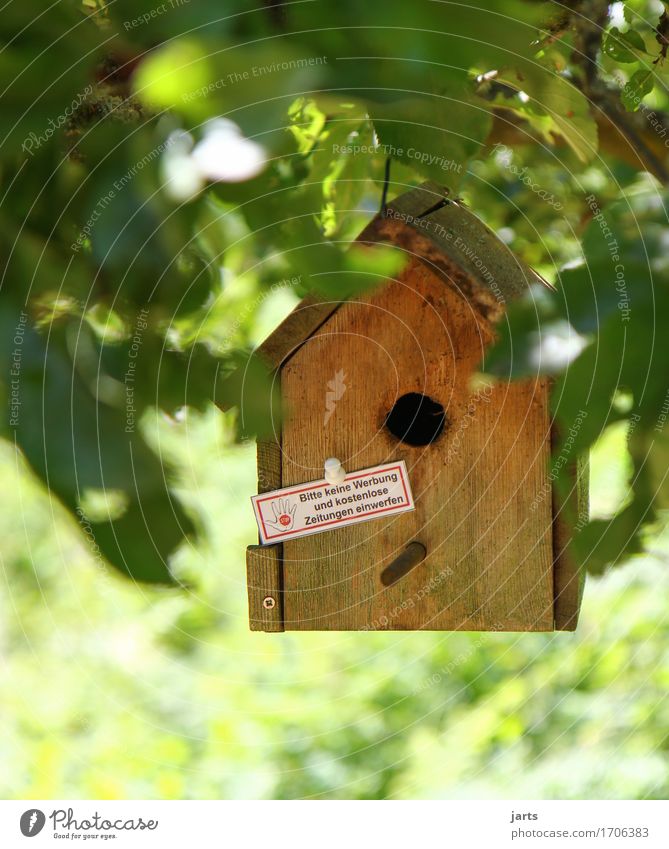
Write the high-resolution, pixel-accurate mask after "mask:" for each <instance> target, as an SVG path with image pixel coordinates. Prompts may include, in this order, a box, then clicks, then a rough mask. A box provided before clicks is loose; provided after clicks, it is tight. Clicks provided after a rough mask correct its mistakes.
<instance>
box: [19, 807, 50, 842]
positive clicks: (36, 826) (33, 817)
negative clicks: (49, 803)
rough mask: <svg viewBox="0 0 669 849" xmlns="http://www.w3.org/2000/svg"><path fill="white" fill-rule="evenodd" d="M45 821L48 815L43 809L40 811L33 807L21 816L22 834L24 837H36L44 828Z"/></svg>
mask: <svg viewBox="0 0 669 849" xmlns="http://www.w3.org/2000/svg"><path fill="white" fill-rule="evenodd" d="M45 822H46V817H45V816H44V814H43V813H42V811H39V810H38V809H37V808H31V809H30V810H29V811H26V812H25V814H23V815H22V816H21V821H20V822H19V825H20V827H21V834H22V835H23V836H24V837H34V836H35V835H36V834H39V833H40V831H41V830H42V829H43V828H44V823H45Z"/></svg>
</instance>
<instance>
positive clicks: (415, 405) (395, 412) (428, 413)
mask: <svg viewBox="0 0 669 849" xmlns="http://www.w3.org/2000/svg"><path fill="white" fill-rule="evenodd" d="M445 423H446V413H445V412H444V408H443V407H442V406H441V404H438V403H437V402H436V401H433V400H432V398H428V397H427V395H421V394H420V393H418V392H409V393H408V394H407V395H402V397H401V398H398V399H397V402H396V403H395V406H394V407H393V408H392V410H391V411H390V412H389V413H388V415H387V417H386V427H387V428H388V430H389V431H390V432H391V433H392V435H393V436H396V437H397V438H398V439H401V440H402V442H406V444H407V445H429V444H430V443H431V442H434V440H435V439H436V438H437V437H438V436H439V434H440V433H441V432H442V430H443V429H444V425H445Z"/></svg>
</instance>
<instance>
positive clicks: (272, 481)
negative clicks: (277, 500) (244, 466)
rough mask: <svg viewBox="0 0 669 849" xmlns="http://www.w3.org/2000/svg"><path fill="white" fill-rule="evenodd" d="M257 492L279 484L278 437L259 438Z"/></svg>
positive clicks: (271, 488)
mask: <svg viewBox="0 0 669 849" xmlns="http://www.w3.org/2000/svg"><path fill="white" fill-rule="evenodd" d="M256 455H257V459H258V492H259V493H261V492H271V491H272V490H273V489H279V487H280V486H281V443H280V442H279V440H278V439H259V440H258V443H257V447H256Z"/></svg>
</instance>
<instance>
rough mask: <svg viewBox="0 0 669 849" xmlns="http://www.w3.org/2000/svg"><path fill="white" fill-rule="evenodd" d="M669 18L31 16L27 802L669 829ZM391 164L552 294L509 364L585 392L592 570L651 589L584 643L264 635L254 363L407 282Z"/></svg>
mask: <svg viewBox="0 0 669 849" xmlns="http://www.w3.org/2000/svg"><path fill="white" fill-rule="evenodd" d="M251 6H252V8H251ZM570 9H571V11H570ZM664 11H665V5H664V4H662V3H660V2H657V0H630V2H628V3H613V4H611V5H610V6H609V5H608V4H602V3H598V2H593V0H577V2H574V3H570V4H557V3H542V2H532V1H531V0H528V2H524V0H490V2H485V3H477V4H474V5H473V6H468V5H467V4H462V3H449V2H440V3H434V2H428V0H416V2H413V3H406V2H400V0H387V2H385V3H384V4H383V13H382V15H380V13H379V8H378V7H375V6H374V5H372V4H361V3H359V2H354V0H340V2H339V3H337V4H332V3H328V2H326V0H314V2H299V3H287V4H282V3H275V2H267V3H264V4H263V3H256V4H245V3H241V2H228V3H225V4H220V3H213V2H210V0H191V2H190V3H186V2H183V3H180V2H176V0H175V2H174V3H172V2H171V0H168V2H166V3H163V4H161V3H156V2H155V1H154V0H132V2H131V0H115V2H114V3H105V2H104V0H83V2H80V0H62V2H60V3H57V4H54V5H51V6H48V7H44V5H43V4H39V3H37V2H35V0H24V1H23V2H21V3H19V2H18V0H11V2H9V3H8V4H7V5H6V6H5V7H4V8H3V15H2V16H1V17H0V37H1V38H2V42H3V50H2V52H1V53H0V68H1V70H2V78H3V82H4V91H3V94H2V96H1V97H0V114H1V115H2V122H1V126H2V128H3V129H2V136H1V138H2V141H1V142H0V182H1V183H2V191H1V192H0V258H1V261H2V266H1V268H2V286H1V288H0V359H1V360H2V371H1V372H0V375H1V376H0V381H1V382H2V387H3V389H4V391H5V393H6V396H7V399H8V409H7V415H6V416H5V417H3V424H2V432H1V435H2V437H3V441H2V443H0V476H1V478H2V483H3V488H4V491H5V493H7V498H6V504H5V509H4V510H3V512H2V516H0V534H1V536H2V540H3V544H2V549H1V552H0V557H1V562H2V577H3V579H4V581H5V591H4V592H3V593H2V594H0V644H1V645H2V651H3V667H2V669H3V672H2V674H3V680H4V682H5V686H4V687H3V689H2V695H1V696H0V698H1V699H2V707H3V720H4V734H3V735H2V742H1V743H0V796H5V797H16V798H36V799H39V798H47V799H48V798H77V797H78V798H82V797H83V798H89V797H92V798H167V799H172V798H175V799H177V798H196V799H198V798H248V797H251V798H302V797H323V798H338V797H343V798H351V797H355V798H391V797H400V798H427V797H438V798H443V797H451V798H453V797H508V798H556V797H557V798H666V795H667V793H668V792H669V754H668V753H669V741H668V738H667V727H668V723H669V715H668V711H667V700H666V697H665V696H666V691H667V686H668V685H669V654H668V652H667V648H666V646H667V643H668V639H667V638H668V637H669V633H668V626H667V618H666V601H665V599H666V592H667V590H668V589H669V578H668V577H667V575H668V573H667V568H666V564H667V559H668V557H669V540H667V539H666V535H664V536H663V534H662V533H661V526H662V519H663V516H664V512H663V511H666V509H667V507H669V489H668V484H667V480H666V478H667V469H668V468H669V444H668V443H667V439H668V438H669V437H668V436H667V433H666V429H665V424H666V420H667V418H668V417H669V401H668V400H667V394H666V393H667V392H668V391H669V385H668V384H667V377H666V375H667V373H669V369H668V368H667V366H668V358H667V354H666V352H665V348H664V341H665V338H666V337H665V335H664V334H665V332H667V330H669V328H667V327H665V325H666V324H667V321H668V320H669V319H668V318H667V317H668V316H669V303H667V299H668V298H669V294H668V292H669V280H668V276H667V272H668V268H667V262H668V261H667V259H666V257H667V256H668V253H667V245H668V234H669V229H668V227H667V218H666V200H667V194H666V193H667V183H669V178H667V175H666V173H665V172H666V170H667V168H668V167H669V166H668V165H667V158H668V157H667V153H668V152H669V144H668V143H667V142H666V139H669V119H667V118H666V113H667V112H668V111H669V98H668V97H667V91H666V69H665V62H664V59H663V56H664V53H665V52H666V46H667V45H666V39H665V34H666V28H667V25H666V18H665V17H664V16H663V13H664ZM572 12H573V14H572ZM602 16H603V17H602ZM590 19H597V20H601V22H602V27H601V28H599V29H598V28H597V27H595V28H594V30H591V29H590V28H589V23H588V22H589V21H590ZM586 30H587V31H586ZM593 32H594V36H593ZM663 39H664V40H663ZM584 48H585V52H584ZM588 50H589V51H590V53H587V51H588ZM221 119H223V120H221ZM616 127H617V128H618V131H616ZM388 160H390V181H389V185H388V196H389V197H390V198H392V197H393V196H395V195H397V194H399V193H401V192H403V191H405V190H406V189H407V188H410V187H412V186H415V185H418V184H420V183H421V182H422V181H423V180H425V179H431V180H433V181H436V182H437V183H438V184H439V185H440V186H442V187H443V189H444V192H446V191H447V190H448V192H449V197H451V198H452V197H454V196H456V195H457V196H458V197H460V198H461V199H462V201H461V202H464V203H466V204H468V205H469V207H470V208H471V209H473V210H474V211H475V212H476V214H478V215H479V216H480V217H481V218H482V219H484V220H485V221H486V223H488V224H489V225H490V226H491V227H493V228H494V229H495V231H496V232H497V233H498V234H499V236H500V238H501V239H502V240H503V241H504V242H505V243H506V244H508V245H509V247H510V248H511V249H512V250H513V251H515V252H516V253H517V254H518V255H519V256H521V257H522V258H523V259H524V260H525V261H526V262H528V263H530V264H531V265H533V266H534V267H535V268H536V269H537V270H538V271H539V272H540V273H541V274H542V275H543V276H544V277H545V278H546V279H547V280H548V281H550V282H551V283H553V284H555V290H554V291H553V292H551V291H548V290H546V289H541V290H538V289H537V290H533V291H532V292H531V293H530V294H529V295H528V297H527V298H525V299H524V300H523V301H521V302H519V303H517V304H515V305H512V306H511V307H510V309H509V311H508V314H507V317H506V319H505V321H504V322H503V324H502V325H501V326H500V336H499V342H498V344H497V345H496V347H495V348H494V349H493V350H491V351H490V352H489V353H488V355H487V356H486V360H485V363H484V367H485V369H486V370H487V371H488V372H489V373H491V374H492V375H494V376H495V377H496V378H497V379H505V378H507V377H510V378H516V377H519V376H522V375H526V374H528V373H531V374H534V373H536V372H537V371H542V372H546V373H550V374H551V375H554V377H555V381H556V386H555V392H554V399H555V414H556V416H557V417H558V419H559V422H560V428H561V432H562V433H563V443H562V444H561V445H558V446H556V451H557V452H563V451H566V452H567V453H568V455H569V457H570V458H571V457H573V458H575V457H576V455H578V454H579V453H585V452H586V451H588V450H589V451H590V453H591V473H592V487H591V505H590V506H591V521H590V522H589V523H585V522H583V523H582V525H580V527H581V530H580V532H579V534H578V536H577V539H576V546H577V553H578V556H579V558H580V560H581V562H582V563H583V564H585V566H587V567H588V568H589V569H590V570H591V571H592V572H594V573H600V572H602V571H603V569H604V567H605V566H606V564H609V563H615V562H619V561H621V560H622V559H623V558H624V557H625V556H626V555H630V554H636V555H637V556H636V559H635V561H634V562H633V563H632V564H630V565H627V566H626V567H625V568H622V569H618V570H615V571H609V572H607V574H606V575H604V576H594V577H592V578H591V579H590V580H589V581H588V583H587V585H586V597H585V600H584V604H583V611H582V615H581V620H580V624H579V629H578V631H577V632H576V634H552V635H546V634H524V635H515V634H494V633H492V634H481V635H472V634H466V633H453V634H431V633H423V632H418V633H412V634H410V635H407V634H402V633H385V634H384V633H363V634H355V633H354V634H326V633H324V634H309V635H308V636H305V635H300V634H297V633H293V634H284V635H280V637H276V636H268V635H263V634H257V633H250V632H249V631H248V624H247V613H246V587H245V570H244V563H243V551H244V547H245V545H246V544H247V543H248V542H249V541H250V540H251V539H253V537H254V526H253V519H252V515H251V512H250V510H249V509H248V497H249V496H250V495H251V493H252V492H253V491H254V488H255V482H254V459H253V455H254V451H253V448H252V447H251V446H250V445H248V444H241V445H240V444H239V443H240V441H243V440H244V439H245V438H248V437H251V436H253V435H254V434H257V433H264V432H266V430H267V428H268V427H270V426H271V425H272V421H274V422H276V421H277V418H276V414H277V398H276V394H275V391H274V385H273V381H272V376H271V375H268V373H267V371H266V369H265V368H264V366H263V364H262V363H261V362H259V361H258V360H257V359H256V357H255V356H254V355H253V350H254V348H255V346H256V345H257V344H258V343H259V341H260V340H262V339H263V338H264V337H265V336H266V335H267V334H268V333H269V332H270V331H271V330H272V329H273V327H274V326H275V325H276V323H277V322H278V321H279V319H280V318H281V317H282V316H284V315H285V314H287V312H288V311H289V310H290V309H291V308H292V306H294V304H295V303H296V302H297V299H298V298H300V297H302V296H304V295H307V294H316V295H318V296H321V297H323V296H324V297H329V298H342V297H350V296H353V295H355V294H356V293H358V292H362V291H365V290H367V289H368V288H369V287H371V286H374V285H377V284H378V283H379V280H380V279H383V278H384V277H385V276H387V275H392V274H393V273H395V272H396V270H397V268H398V257H397V256H396V255H395V254H394V253H393V252H392V251H391V252H381V251H378V252H374V253H373V254H370V253H368V252H365V251H361V250H355V249H351V248H350V243H351V241H352V240H353V239H355V237H356V236H357V235H358V233H359V232H360V231H361V230H362V228H363V227H364V226H365V225H366V224H367V223H368V222H369V220H370V218H371V217H372V216H373V215H374V214H375V213H376V212H377V210H378V209H379V206H380V202H381V195H382V190H383V184H384V174H385V168H386V164H387V162H388ZM214 404H218V405H220V406H221V407H224V408H226V409H228V410H230V409H232V408H235V409H234V410H232V411H229V412H226V413H221V412H220V411H219V410H218V409H217V408H216V407H215V406H214ZM583 412H585V413H586V415H583ZM576 423H578V425H577V426H576ZM558 483H559V485H560V486H561V487H562V488H568V487H569V486H570V482H569V481H567V480H562V479H560V480H559V482H558ZM644 550H645V553H643V554H642V553H641V552H642V551H644ZM128 577H129V578H130V579H131V580H128ZM119 741H122V744H119Z"/></svg>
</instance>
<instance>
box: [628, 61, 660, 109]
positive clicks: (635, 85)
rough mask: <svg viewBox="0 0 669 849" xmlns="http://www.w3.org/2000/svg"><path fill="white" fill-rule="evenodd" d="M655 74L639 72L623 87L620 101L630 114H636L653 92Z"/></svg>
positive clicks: (644, 71)
mask: <svg viewBox="0 0 669 849" xmlns="http://www.w3.org/2000/svg"><path fill="white" fill-rule="evenodd" d="M653 86H654V79H653V72H652V71H646V70H643V69H641V70H639V71H636V72H635V73H634V74H632V76H631V78H630V79H629V81H628V82H626V83H625V85H624V86H623V90H622V92H621V93H620V99H621V101H622V104H623V106H624V107H625V109H627V111H628V112H636V110H637V109H638V108H639V106H641V102H642V101H643V99H644V97H645V96H646V95H647V94H650V93H651V91H652V90H653Z"/></svg>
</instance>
